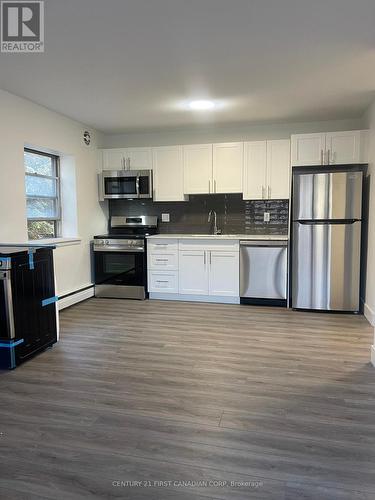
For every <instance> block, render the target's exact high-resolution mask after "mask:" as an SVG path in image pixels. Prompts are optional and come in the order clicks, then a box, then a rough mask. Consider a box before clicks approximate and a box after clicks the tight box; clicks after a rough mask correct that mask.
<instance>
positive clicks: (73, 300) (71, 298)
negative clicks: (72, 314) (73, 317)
mask: <svg viewBox="0 0 375 500" xmlns="http://www.w3.org/2000/svg"><path fill="white" fill-rule="evenodd" d="M91 297H94V286H92V287H91V288H88V289H87V290H82V291H81V292H79V291H78V292H76V293H73V294H72V295H68V296H67V297H64V298H62V299H59V301H58V306H59V310H60V311H61V309H65V308H66V307H70V306H72V305H74V304H77V303H78V302H82V300H86V299H90V298H91Z"/></svg>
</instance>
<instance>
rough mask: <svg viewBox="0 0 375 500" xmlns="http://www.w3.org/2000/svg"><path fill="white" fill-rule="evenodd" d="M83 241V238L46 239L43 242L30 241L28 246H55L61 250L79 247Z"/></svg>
mask: <svg viewBox="0 0 375 500" xmlns="http://www.w3.org/2000/svg"><path fill="white" fill-rule="evenodd" d="M81 241H82V238H79V237H78V236H77V237H76V238H45V239H42V240H29V241H28V245H35V246H38V245H40V246H43V245H54V246H55V247H57V248H60V247H68V246H71V245H79V244H80V243H81Z"/></svg>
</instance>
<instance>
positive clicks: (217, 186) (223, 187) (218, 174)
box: [213, 142, 243, 193]
mask: <svg viewBox="0 0 375 500" xmlns="http://www.w3.org/2000/svg"><path fill="white" fill-rule="evenodd" d="M242 171H243V142H226V143H221V144H214V145H213V181H214V189H213V192H214V193H242Z"/></svg>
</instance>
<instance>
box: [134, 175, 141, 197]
mask: <svg viewBox="0 0 375 500" xmlns="http://www.w3.org/2000/svg"><path fill="white" fill-rule="evenodd" d="M135 189H136V190H137V198H139V196H140V194H139V174H138V175H137V179H136V181H135Z"/></svg>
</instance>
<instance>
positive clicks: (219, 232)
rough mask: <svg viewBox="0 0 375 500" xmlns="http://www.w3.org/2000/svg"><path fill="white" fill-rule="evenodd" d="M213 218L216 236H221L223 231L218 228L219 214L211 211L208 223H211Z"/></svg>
mask: <svg viewBox="0 0 375 500" xmlns="http://www.w3.org/2000/svg"><path fill="white" fill-rule="evenodd" d="M212 217H213V219H214V234H215V235H217V234H221V229H218V228H217V214H216V211H215V210H210V212H209V214H208V220H207V222H211V220H212Z"/></svg>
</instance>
